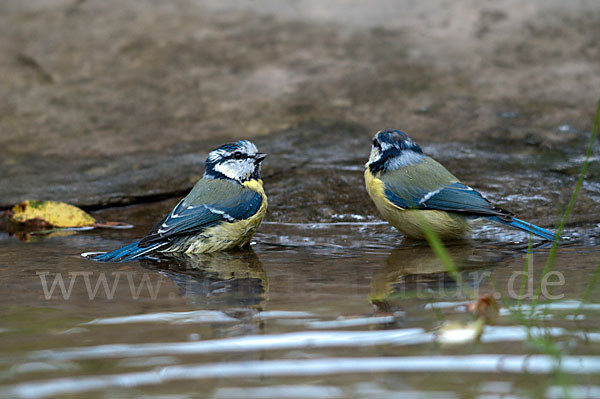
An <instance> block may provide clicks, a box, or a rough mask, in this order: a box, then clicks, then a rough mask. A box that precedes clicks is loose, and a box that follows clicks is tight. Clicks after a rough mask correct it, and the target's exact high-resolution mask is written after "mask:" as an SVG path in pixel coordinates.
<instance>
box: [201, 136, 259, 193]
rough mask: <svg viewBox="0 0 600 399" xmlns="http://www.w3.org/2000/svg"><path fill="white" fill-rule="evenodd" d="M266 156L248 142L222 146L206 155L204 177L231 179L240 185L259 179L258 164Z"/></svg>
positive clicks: (241, 141) (243, 141) (242, 141)
mask: <svg viewBox="0 0 600 399" xmlns="http://www.w3.org/2000/svg"><path fill="white" fill-rule="evenodd" d="M266 156H267V155H266V154H263V153H260V152H258V149H257V148H256V146H255V145H254V143H252V142H251V141H248V140H240V141H237V142H235V143H229V144H224V145H222V146H220V147H219V148H217V149H215V150H213V151H211V152H210V154H208V158H207V159H206V171H205V172H204V176H205V177H210V178H220V179H231V180H236V181H238V182H240V183H242V182H245V181H247V180H251V179H260V163H261V162H262V161H263V160H264V159H265V158H266Z"/></svg>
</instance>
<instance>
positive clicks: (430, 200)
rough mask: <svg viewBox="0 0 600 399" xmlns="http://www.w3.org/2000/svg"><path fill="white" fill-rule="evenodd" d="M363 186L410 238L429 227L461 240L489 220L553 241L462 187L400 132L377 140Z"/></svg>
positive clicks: (386, 216) (377, 136)
mask: <svg viewBox="0 0 600 399" xmlns="http://www.w3.org/2000/svg"><path fill="white" fill-rule="evenodd" d="M365 184H366V187H367V192H368V193H369V196H370V197H371V199H372V200H373V202H374V203H375V206H376V207H377V209H378V210H379V212H380V213H381V215H382V216H383V218H384V219H385V220H387V221H388V222H389V223H390V224H391V225H392V226H394V227H395V228H396V229H398V230H399V231H400V232H402V233H403V234H404V235H406V236H407V237H410V238H415V239H424V238H425V232H424V228H423V227H424V224H427V225H428V226H429V228H430V229H431V230H432V231H433V232H434V233H435V234H437V236H438V237H440V238H441V239H459V238H461V237H463V236H464V235H466V234H467V233H469V232H470V230H471V225H470V222H471V221H472V220H474V219H478V218H486V219H488V220H492V221H494V222H499V223H502V224H504V225H507V226H510V227H514V228H516V229H519V230H522V231H525V232H528V233H532V234H534V235H536V236H538V237H541V238H543V239H545V240H554V233H553V232H551V231H549V230H546V229H543V228H541V227H538V226H535V225H533V224H531V223H527V222H525V221H524V220H521V219H517V218H516V217H514V216H513V214H512V213H510V212H508V211H506V210H504V209H501V208H499V207H497V206H494V205H493V204H492V203H491V202H490V201H488V200H487V199H486V198H484V197H483V196H482V195H481V194H480V193H478V192H477V191H475V190H474V189H472V188H471V187H469V186H466V185H464V184H462V183H461V182H460V181H459V180H458V179H457V178H456V177H455V176H454V175H453V174H452V173H450V172H449V171H448V170H447V169H446V168H445V167H444V166H442V165H441V164H440V163H438V162H437V161H435V160H434V159H432V158H430V157H428V156H426V155H425V154H423V151H422V150H421V148H420V147H419V146H418V145H417V144H416V143H415V142H414V141H412V140H411V139H410V137H408V136H407V135H406V134H404V133H403V132H401V131H399V130H384V131H379V132H377V133H376V134H375V136H374V137H373V143H372V146H371V154H370V157H369V161H368V162H367V164H366V165H365Z"/></svg>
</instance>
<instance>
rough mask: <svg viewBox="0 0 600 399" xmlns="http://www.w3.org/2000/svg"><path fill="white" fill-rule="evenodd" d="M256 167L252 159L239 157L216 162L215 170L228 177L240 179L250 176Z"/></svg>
mask: <svg viewBox="0 0 600 399" xmlns="http://www.w3.org/2000/svg"><path fill="white" fill-rule="evenodd" d="M256 167H257V166H256V165H255V163H254V160H253V159H240V160H229V161H225V162H222V163H218V164H216V165H215V170H216V171H217V172H220V173H222V174H224V175H225V176H227V177H228V178H230V179H233V180H238V181H242V180H245V179H248V178H250V176H252V173H253V172H254V168H256Z"/></svg>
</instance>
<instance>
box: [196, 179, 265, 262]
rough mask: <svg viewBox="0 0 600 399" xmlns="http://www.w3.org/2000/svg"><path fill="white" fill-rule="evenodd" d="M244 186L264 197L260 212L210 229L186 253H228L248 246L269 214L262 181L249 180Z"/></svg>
mask: <svg viewBox="0 0 600 399" xmlns="http://www.w3.org/2000/svg"><path fill="white" fill-rule="evenodd" d="M243 184H244V186H246V187H248V188H249V189H251V190H253V191H256V192H257V193H259V194H260V196H261V197H262V203H261V205H260V208H259V209H258V211H257V212H256V213H255V214H254V215H252V216H251V217H249V218H248V219H244V220H239V221H237V222H233V223H221V224H219V225H217V226H214V227H209V228H208V229H206V230H204V231H203V232H202V234H201V237H199V238H200V239H197V240H195V241H194V242H193V244H191V245H190V246H189V248H187V250H186V251H185V252H186V253H207V252H215V251H226V250H228V249H234V248H241V247H243V246H245V245H247V244H248V243H249V242H250V240H251V239H252V236H253V235H254V233H255V232H256V229H258V226H259V225H260V223H261V222H262V220H263V218H264V217H265V214H266V213H267V205H268V202H267V195H266V194H265V190H264V188H263V184H262V180H249V181H246V182H244V183H243Z"/></svg>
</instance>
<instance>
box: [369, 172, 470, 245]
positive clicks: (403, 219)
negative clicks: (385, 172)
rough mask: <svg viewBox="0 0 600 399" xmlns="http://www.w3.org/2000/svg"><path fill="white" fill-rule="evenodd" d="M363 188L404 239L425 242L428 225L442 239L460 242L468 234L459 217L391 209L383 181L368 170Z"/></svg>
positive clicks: (394, 206)
mask: <svg viewBox="0 0 600 399" xmlns="http://www.w3.org/2000/svg"><path fill="white" fill-rule="evenodd" d="M365 185H366V188H367V192H368V193H369V196H370V197H371V199H372V200H373V202H374V203H375V206H376V207H377V210H378V211H379V213H380V214H381V216H382V217H383V218H384V219H385V220H386V221H387V222H388V223H389V224H391V225H392V226H394V227H395V228H396V229H398V230H399V231H400V232H401V233H403V234H404V235H406V236H407V237H410V238H416V239H420V240H422V239H424V238H425V233H424V232H423V224H424V223H427V224H428V225H429V226H430V227H431V229H432V230H433V231H434V232H435V233H436V234H437V235H438V236H439V237H440V238H441V239H457V238H461V237H463V236H464V235H465V234H466V233H468V232H469V231H470V230H471V226H470V224H469V222H468V220H467V219H466V218H465V217H463V216H461V215H458V214H453V213H448V212H444V211H422V210H416V209H403V208H401V207H399V206H396V205H394V204H393V203H391V202H390V201H389V200H388V199H387V197H386V196H385V186H384V183H383V181H381V179H379V178H377V176H374V175H373V174H372V173H371V171H370V170H369V168H366V169H365Z"/></svg>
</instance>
